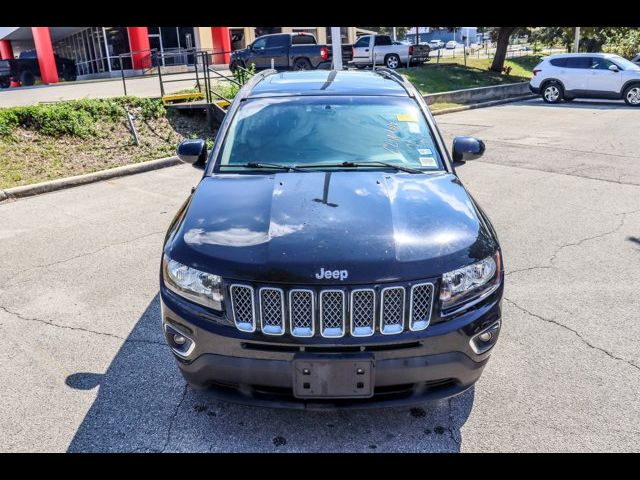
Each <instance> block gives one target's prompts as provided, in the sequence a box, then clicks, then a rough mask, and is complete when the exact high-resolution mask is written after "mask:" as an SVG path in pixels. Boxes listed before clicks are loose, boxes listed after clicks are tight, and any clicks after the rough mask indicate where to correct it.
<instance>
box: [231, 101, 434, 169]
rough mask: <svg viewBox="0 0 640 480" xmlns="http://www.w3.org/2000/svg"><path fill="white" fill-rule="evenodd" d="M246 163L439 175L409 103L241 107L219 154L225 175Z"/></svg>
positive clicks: (423, 127)
mask: <svg viewBox="0 0 640 480" xmlns="http://www.w3.org/2000/svg"><path fill="white" fill-rule="evenodd" d="M248 162H260V163H271V164H277V165H285V166H292V165H295V166H300V167H304V166H309V165H319V164H320V165H321V164H328V165H333V166H334V167H332V168H339V167H335V166H336V165H338V164H340V163H342V162H358V164H365V165H366V163H367V162H371V167H372V168H373V167H375V168H384V166H381V165H380V164H379V163H378V164H377V165H376V164H374V162H387V163H392V164H396V165H400V166H404V167H411V168H417V169H421V170H425V171H433V170H443V165H442V160H441V158H440V156H439V154H438V151H437V150H436V147H435V142H434V140H433V136H432V134H431V132H430V130H429V127H428V125H427V122H426V120H425V118H424V116H423V115H422V113H421V111H420V109H419V108H418V106H417V105H416V104H415V102H414V101H413V100H412V99H409V98H394V97H377V98H376V97H367V96H362V97H321V96H317V97H302V98H287V99H282V98H279V99H273V98H271V99H253V100H248V101H247V102H246V103H245V104H243V105H242V107H241V108H240V110H239V111H238V113H237V115H236V117H235V118H234V120H233V122H232V124H231V126H230V128H229V132H228V135H227V138H226V141H225V144H224V147H223V149H222V153H221V156H220V161H219V165H220V166H223V167H225V168H224V171H229V170H230V169H231V170H232V169H233V168H232V167H234V166H238V169H239V170H245V169H244V168H242V165H246V164H247V163H248Z"/></svg>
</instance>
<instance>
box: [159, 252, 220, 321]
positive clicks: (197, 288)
mask: <svg viewBox="0 0 640 480" xmlns="http://www.w3.org/2000/svg"><path fill="white" fill-rule="evenodd" d="M162 277H163V278H164V283H165V285H166V286H167V288H168V289H169V290H172V291H173V292H175V293H177V294H178V295H180V296H182V297H185V298H187V299H189V300H191V301H193V302H196V303H199V304H200V305H204V306H205V307H209V308H213V309H214V310H222V300H223V293H222V278H221V277H219V276H218V275H212V274H210V273H206V272H201V271H200V270H196V269H195V268H191V267H187V266H186V265H183V264H181V263H179V262H176V261H175V260H171V259H170V258H169V257H167V256H166V255H165V256H164V257H163V258H162Z"/></svg>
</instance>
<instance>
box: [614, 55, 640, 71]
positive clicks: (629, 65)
mask: <svg viewBox="0 0 640 480" xmlns="http://www.w3.org/2000/svg"><path fill="white" fill-rule="evenodd" d="M609 59H610V60H611V61H613V62H614V63H615V64H616V65H618V66H619V67H620V68H622V69H623V70H629V69H638V68H639V67H638V65H636V64H635V63H633V62H630V61H629V60H627V59H626V58H622V57H619V56H618V55H615V56H613V57H609Z"/></svg>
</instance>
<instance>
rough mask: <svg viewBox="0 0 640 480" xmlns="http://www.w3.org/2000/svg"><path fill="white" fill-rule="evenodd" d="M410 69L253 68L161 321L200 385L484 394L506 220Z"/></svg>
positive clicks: (172, 273) (389, 396)
mask: <svg viewBox="0 0 640 480" xmlns="http://www.w3.org/2000/svg"><path fill="white" fill-rule="evenodd" d="M484 148H485V147H484V143H483V142H482V141H480V140H477V139H475V138H472V137H456V139H455V140H454V142H453V148H452V157H453V158H452V157H451V156H450V154H449V152H448V151H447V149H446V148H445V145H444V143H443V140H442V136H441V135H440V133H439V131H438V128H437V126H436V123H435V121H434V119H433V117H432V115H431V113H430V112H429V109H428V107H427V105H426V103H425V101H424V100H423V98H422V96H421V95H420V94H419V93H418V92H417V91H416V89H415V88H414V87H413V86H412V85H411V84H410V83H408V82H407V81H405V80H404V79H403V78H402V77H401V76H400V75H398V74H397V73H395V72H393V71H391V70H386V69H376V70H374V71H371V72H355V71H335V70H332V71H310V72H286V73H277V72H275V71H273V70H268V71H265V72H262V73H260V74H258V75H256V76H254V77H253V78H252V79H251V80H250V81H249V82H248V83H247V84H246V85H245V86H244V87H243V88H242V89H241V90H240V92H239V93H238V95H237V96H236V98H235V100H234V101H233V103H232V105H231V106H230V108H229V111H228V113H227V115H226V117H225V119H224V121H223V123H222V125H221V127H220V130H219V131H218V135H217V138H216V141H215V144H214V147H213V149H212V151H211V152H210V153H209V154H208V156H207V151H206V147H205V142H204V141H203V140H186V141H184V142H183V143H182V144H180V146H179V147H178V155H179V156H180V158H181V159H182V160H183V161H185V162H190V163H206V166H205V168H204V175H203V177H202V179H201V181H200V182H199V184H198V186H197V187H195V188H194V190H193V192H192V194H191V195H190V196H189V198H188V199H187V200H186V201H185V203H184V205H183V206H182V207H181V208H180V210H179V211H178V213H177V215H176V216H175V218H174V220H173V221H172V223H171V225H170V227H169V231H168V232H167V236H166V239H165V243H164V251H163V255H162V261H161V268H160V294H161V299H162V302H161V304H162V325H163V329H164V333H165V336H166V341H167V342H168V344H169V346H170V347H171V350H172V351H173V353H174V355H175V357H176V360H177V363H178V366H179V367H180V370H181V371H182V373H183V375H184V377H185V378H186V379H187V381H188V382H189V383H190V384H191V385H193V386H195V387H200V388H210V389H211V390H212V391H213V392H215V393H216V394H217V395H218V396H219V397H221V398H224V399H227V400H229V401H235V402H240V403H254V404H262V405H272V406H280V407H292V408H346V407H364V406H374V405H375V406H380V405H399V404H412V403H419V402H421V401H424V400H425V399H431V398H445V397H449V396H452V395H456V394H459V393H461V392H463V391H464V390H466V389H468V388H469V387H471V386H472V385H473V384H474V382H476V380H478V378H479V377H480V374H481V372H482V370H483V368H484V366H485V365H486V363H487V361H488V359H489V355H490V354H491V350H492V347H493V346H494V345H495V343H496V341H497V339H498V335H499V332H500V326H501V298H502V291H503V280H504V274H503V262H502V255H501V251H500V246H499V244H498V239H497V237H496V233H495V231H494V229H493V227H492V226H491V223H490V221H489V219H488V218H487V216H486V214H485V213H484V212H483V211H482V209H481V208H480V207H479V206H478V204H477V203H476V202H475V201H474V200H473V198H472V197H471V196H470V195H469V193H468V192H467V191H466V190H465V188H464V186H463V185H462V183H461V182H460V179H459V178H458V176H457V175H456V172H455V170H454V161H455V162H464V161H465V160H470V159H474V158H477V157H479V156H480V155H482V153H483V152H484Z"/></svg>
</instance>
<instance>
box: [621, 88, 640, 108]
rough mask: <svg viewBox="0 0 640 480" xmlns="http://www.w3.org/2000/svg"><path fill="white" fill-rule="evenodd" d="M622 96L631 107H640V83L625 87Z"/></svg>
mask: <svg viewBox="0 0 640 480" xmlns="http://www.w3.org/2000/svg"><path fill="white" fill-rule="evenodd" d="M622 98H624V102H625V103H626V104H627V105H629V106H630V107H640V84H638V83H636V84H634V85H629V86H628V87H627V88H625V89H624V93H623V95H622Z"/></svg>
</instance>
